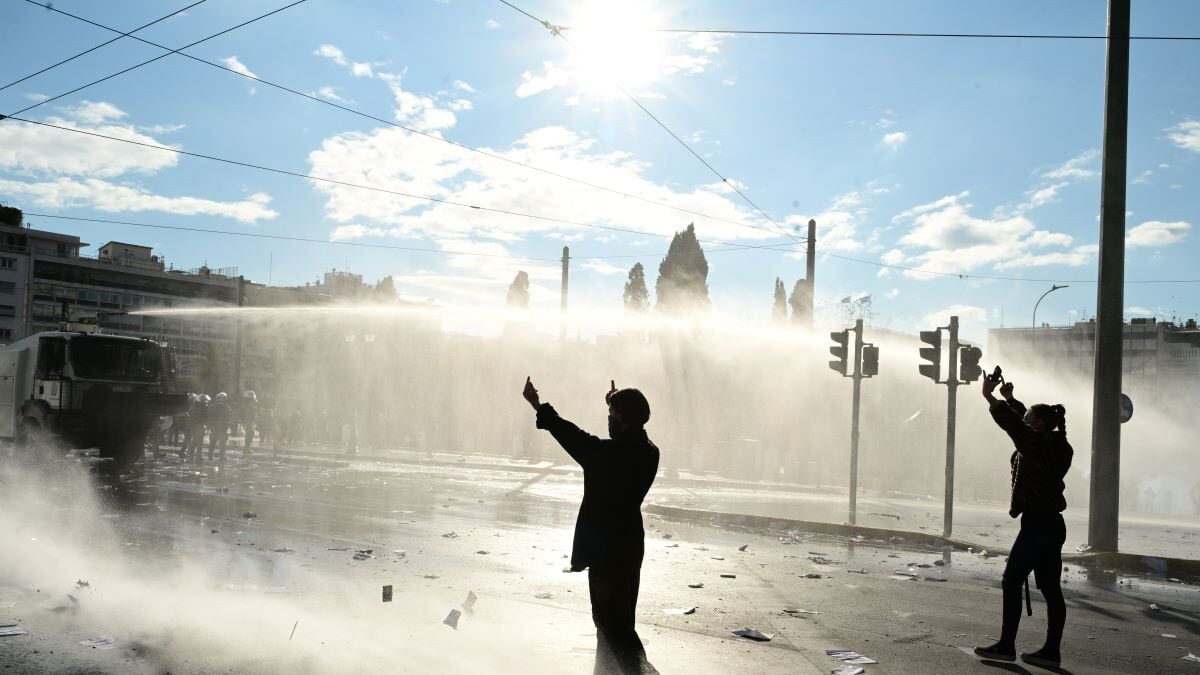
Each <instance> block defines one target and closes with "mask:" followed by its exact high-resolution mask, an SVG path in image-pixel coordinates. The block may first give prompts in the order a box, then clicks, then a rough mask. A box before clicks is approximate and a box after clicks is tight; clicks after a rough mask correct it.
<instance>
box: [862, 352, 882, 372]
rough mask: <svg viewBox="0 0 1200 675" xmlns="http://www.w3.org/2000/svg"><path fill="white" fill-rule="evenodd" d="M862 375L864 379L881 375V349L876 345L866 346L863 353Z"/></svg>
mask: <svg viewBox="0 0 1200 675" xmlns="http://www.w3.org/2000/svg"><path fill="white" fill-rule="evenodd" d="M862 374H863V377H871V376H872V375H878V374H879V347H876V346H875V345H864V346H863V353H862Z"/></svg>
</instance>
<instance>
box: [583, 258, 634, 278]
mask: <svg viewBox="0 0 1200 675" xmlns="http://www.w3.org/2000/svg"><path fill="white" fill-rule="evenodd" d="M583 268H584V269H588V270H591V271H593V272H596V273H598V274H603V275H605V276H624V275H626V274H628V273H629V270H627V269H625V268H624V267H617V266H616V265H613V264H612V263H610V262H606V261H604V260H587V261H584V263H583Z"/></svg>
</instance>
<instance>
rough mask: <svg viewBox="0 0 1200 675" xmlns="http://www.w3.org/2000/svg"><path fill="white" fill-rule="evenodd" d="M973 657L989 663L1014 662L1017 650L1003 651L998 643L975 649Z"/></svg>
mask: <svg viewBox="0 0 1200 675" xmlns="http://www.w3.org/2000/svg"><path fill="white" fill-rule="evenodd" d="M975 656H978V657H979V658H981V659H988V660H989V661H1016V660H1017V650H1015V649H1012V648H1009V649H1005V648H1004V647H1003V646H1002V645H1001V644H1000V643H996V644H994V645H991V646H988V647H976V648H975Z"/></svg>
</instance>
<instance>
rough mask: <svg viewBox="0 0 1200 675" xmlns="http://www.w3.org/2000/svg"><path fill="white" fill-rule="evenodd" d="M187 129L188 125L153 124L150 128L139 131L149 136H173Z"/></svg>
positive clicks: (140, 128)
mask: <svg viewBox="0 0 1200 675" xmlns="http://www.w3.org/2000/svg"><path fill="white" fill-rule="evenodd" d="M186 128H187V125H186V124H151V125H150V126H148V127H138V130H139V131H144V132H146V133H148V134H173V133H175V132H176V131H182V130H183V129H186Z"/></svg>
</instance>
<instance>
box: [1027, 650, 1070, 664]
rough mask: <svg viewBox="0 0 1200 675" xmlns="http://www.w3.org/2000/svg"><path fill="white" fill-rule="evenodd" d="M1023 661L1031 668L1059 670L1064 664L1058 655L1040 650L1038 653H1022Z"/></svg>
mask: <svg viewBox="0 0 1200 675" xmlns="http://www.w3.org/2000/svg"><path fill="white" fill-rule="evenodd" d="M1021 660H1022V661H1024V662H1025V663H1028V664H1029V665H1031V666H1041V667H1042V668H1057V667H1058V665H1059V664H1060V663H1061V662H1062V657H1060V656H1059V655H1058V654H1057V653H1050V652H1047V651H1046V650H1045V649H1039V650H1037V651H1036V652H1029V653H1022V654H1021Z"/></svg>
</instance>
